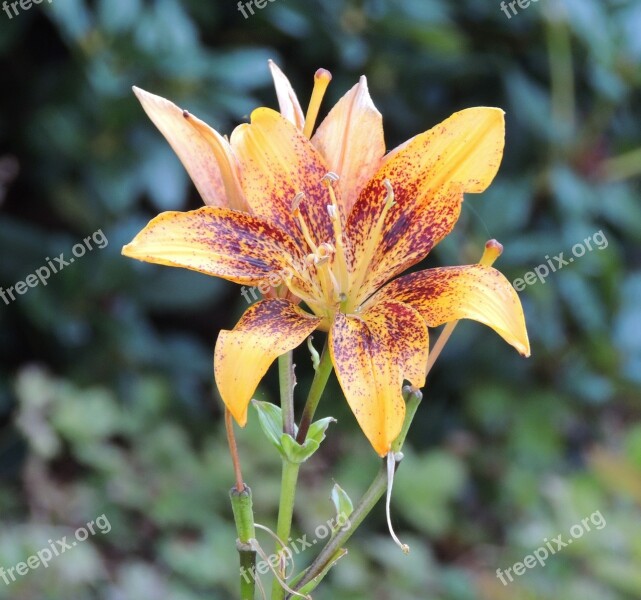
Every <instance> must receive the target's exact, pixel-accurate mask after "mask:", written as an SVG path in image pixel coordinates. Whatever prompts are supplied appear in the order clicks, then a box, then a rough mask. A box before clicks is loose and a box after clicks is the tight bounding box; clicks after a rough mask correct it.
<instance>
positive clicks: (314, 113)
mask: <svg viewBox="0 0 641 600" xmlns="http://www.w3.org/2000/svg"><path fill="white" fill-rule="evenodd" d="M331 80H332V74H331V73H330V72H329V71H328V70H327V69H318V71H316V74H315V75H314V90H313V91H312V97H311V99H310V101H309V107H308V109H307V115H306V116H305V127H304V128H303V134H304V135H305V137H307V138H311V137H312V132H313V131H314V125H316V119H317V118H318V112H319V110H320V105H321V103H322V101H323V97H324V96H325V92H326V91H327V86H329V82H330V81H331Z"/></svg>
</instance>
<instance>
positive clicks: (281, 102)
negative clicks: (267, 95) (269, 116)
mask: <svg viewBox="0 0 641 600" xmlns="http://www.w3.org/2000/svg"><path fill="white" fill-rule="evenodd" d="M269 70H270V71H271V73H272V79H273V80H274V87H275V88H276V96H277V97H278V106H279V108H280V114H281V115H283V117H285V118H286V119H287V120H288V121H289V122H290V123H292V124H293V125H294V127H296V129H298V131H303V127H304V126H305V114H304V113H303V109H302V108H301V106H300V103H299V102H298V96H296V92H295V91H294V88H293V87H292V84H291V83H290V82H289V79H287V76H286V75H285V73H283V72H282V71H281V69H280V68H279V66H278V65H277V64H276V63H275V62H274V61H273V60H270V61H269Z"/></svg>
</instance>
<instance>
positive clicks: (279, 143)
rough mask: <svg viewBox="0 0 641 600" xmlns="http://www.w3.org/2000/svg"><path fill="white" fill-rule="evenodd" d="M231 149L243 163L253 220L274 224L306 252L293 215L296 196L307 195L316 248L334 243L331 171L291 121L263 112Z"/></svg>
mask: <svg viewBox="0 0 641 600" xmlns="http://www.w3.org/2000/svg"><path fill="white" fill-rule="evenodd" d="M231 145H232V148H233V150H234V153H235V154H236V156H237V157H238V161H239V163H240V167H241V170H240V173H241V183H242V187H243V190H244V192H245V197H246V199H247V202H248V204H249V206H250V208H251V210H252V212H253V213H254V214H256V215H259V216H261V217H263V218H264V219H266V220H269V221H272V222H273V223H275V224H276V225H278V226H279V227H281V228H282V229H284V230H285V231H287V232H288V233H290V235H292V236H294V237H296V238H297V239H299V240H300V243H301V247H304V248H307V244H305V242H304V241H303V239H302V235H301V232H300V228H299V224H298V222H297V221H296V219H295V218H294V216H293V211H292V201H293V200H294V198H295V196H296V194H298V193H299V192H303V193H304V194H305V200H303V201H302V202H301V204H300V211H301V214H302V215H303V217H304V219H305V221H306V223H307V225H308V227H309V229H310V231H311V234H312V236H313V238H314V242H315V243H316V244H317V245H318V244H321V243H323V242H329V241H331V240H332V239H333V228H332V223H331V221H330V218H329V214H328V212H327V205H328V204H330V197H329V194H328V191H327V187H326V186H325V185H324V184H323V183H322V182H321V180H322V179H323V177H324V176H325V175H326V174H327V172H328V168H327V165H326V164H325V162H324V160H323V158H322V157H321V155H320V154H319V153H318V151H317V150H316V149H315V148H314V146H312V143H311V142H310V141H309V140H308V139H307V138H306V137H304V136H303V135H302V134H301V133H300V132H299V131H297V129H296V128H295V127H294V126H293V125H292V124H291V123H290V122H289V121H288V120H287V119H285V118H284V117H283V116H281V115H280V114H279V113H277V112H276V111H274V110H271V109H269V108H258V109H256V110H255V111H254V112H253V113H252V116H251V123H245V124H243V125H240V126H239V127H237V128H236V129H235V130H234V133H233V134H232V136H231ZM307 251H308V252H309V249H307Z"/></svg>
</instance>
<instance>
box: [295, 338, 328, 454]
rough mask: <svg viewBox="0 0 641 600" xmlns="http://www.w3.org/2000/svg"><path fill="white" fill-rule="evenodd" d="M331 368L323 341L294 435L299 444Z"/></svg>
mask: <svg viewBox="0 0 641 600" xmlns="http://www.w3.org/2000/svg"><path fill="white" fill-rule="evenodd" d="M332 368H333V365H332V357H331V355H330V352H329V348H328V346H327V342H325V346H324V348H323V354H322V355H321V359H320V363H319V364H318V367H317V368H316V374H315V375H314V381H312V385H311V387H310V388H309V395H308V396H307V402H306V403H305V408H304V409H303V416H302V417H301V420H300V426H299V428H298V435H297V436H296V441H297V442H298V443H299V444H301V445H302V444H304V443H305V438H306V437H307V432H308V431H309V426H310V425H311V424H312V421H313V420H314V413H315V412H316V408H317V407H318V403H319V402H320V399H321V396H322V395H323V392H324V391H325V386H326V385H327V380H328V379H329V376H330V374H331V372H332Z"/></svg>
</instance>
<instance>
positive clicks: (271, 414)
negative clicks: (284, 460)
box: [252, 400, 284, 456]
mask: <svg viewBox="0 0 641 600" xmlns="http://www.w3.org/2000/svg"><path fill="white" fill-rule="evenodd" d="M252 404H253V405H254V408H255V409H256V412H257V413H258V422H259V423H260V426H261V428H262V430H263V432H264V433H265V435H266V436H267V439H268V440H269V441H270V442H271V443H272V444H273V445H274V446H275V447H276V449H277V450H278V451H279V452H280V453H281V454H283V447H282V444H281V436H283V435H284V434H283V412H282V410H281V409H280V407H279V406H276V405H275V404H272V403H271V402H261V401H260V400H252ZM283 456H284V454H283Z"/></svg>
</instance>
